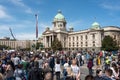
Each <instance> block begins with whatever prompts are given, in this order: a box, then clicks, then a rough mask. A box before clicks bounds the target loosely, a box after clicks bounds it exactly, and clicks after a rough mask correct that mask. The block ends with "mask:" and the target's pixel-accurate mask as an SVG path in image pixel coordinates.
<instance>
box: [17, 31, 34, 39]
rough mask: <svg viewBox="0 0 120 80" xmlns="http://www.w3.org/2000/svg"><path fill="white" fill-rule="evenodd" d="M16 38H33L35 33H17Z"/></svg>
mask: <svg viewBox="0 0 120 80" xmlns="http://www.w3.org/2000/svg"><path fill="white" fill-rule="evenodd" d="M16 35H17V39H18V40H35V37H36V35H35V33H18V34H16Z"/></svg>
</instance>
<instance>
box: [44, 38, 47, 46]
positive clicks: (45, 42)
mask: <svg viewBox="0 0 120 80" xmlns="http://www.w3.org/2000/svg"><path fill="white" fill-rule="evenodd" d="M44 44H45V48H46V47H47V45H46V44H47V41H46V36H45V40H44Z"/></svg>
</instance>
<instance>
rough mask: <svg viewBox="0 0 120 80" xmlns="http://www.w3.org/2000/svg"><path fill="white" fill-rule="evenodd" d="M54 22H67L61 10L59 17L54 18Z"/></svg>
mask: <svg viewBox="0 0 120 80" xmlns="http://www.w3.org/2000/svg"><path fill="white" fill-rule="evenodd" d="M54 21H65V17H64V16H63V15H62V12H61V11H60V10H59V11H58V13H57V15H56V16H55V17H54Z"/></svg>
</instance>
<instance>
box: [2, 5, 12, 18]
mask: <svg viewBox="0 0 120 80" xmlns="http://www.w3.org/2000/svg"><path fill="white" fill-rule="evenodd" d="M5 10H6V8H5V7H4V6H2V5H0V19H6V18H12V17H11V16H10V15H9V14H7V12H6V11H5Z"/></svg>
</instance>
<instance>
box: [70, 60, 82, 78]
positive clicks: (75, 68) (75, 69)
mask: <svg viewBox="0 0 120 80" xmlns="http://www.w3.org/2000/svg"><path fill="white" fill-rule="evenodd" d="M71 68H72V71H73V78H74V79H75V80H80V68H79V67H78V66H77V61H76V59H73V61H72V65H71Z"/></svg>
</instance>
